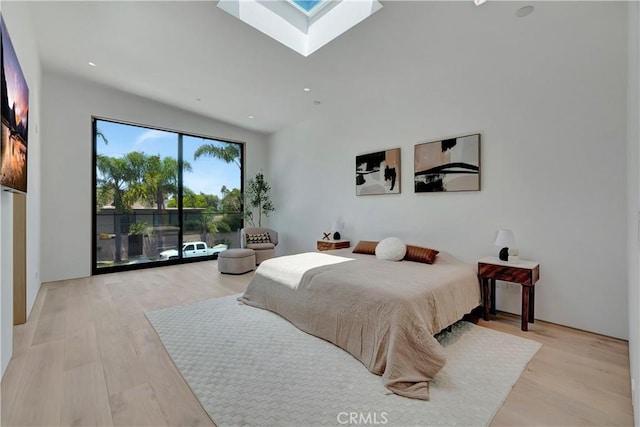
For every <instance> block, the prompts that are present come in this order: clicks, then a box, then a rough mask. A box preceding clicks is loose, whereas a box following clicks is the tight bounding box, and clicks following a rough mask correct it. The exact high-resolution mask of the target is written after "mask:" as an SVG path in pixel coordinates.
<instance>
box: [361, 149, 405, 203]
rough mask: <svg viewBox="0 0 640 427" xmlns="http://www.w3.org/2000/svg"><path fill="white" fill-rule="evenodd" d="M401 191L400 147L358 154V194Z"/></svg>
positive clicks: (395, 192)
mask: <svg viewBox="0 0 640 427" xmlns="http://www.w3.org/2000/svg"><path fill="white" fill-rule="evenodd" d="M399 193H400V149H399V148H393V149H391V150H385V151H377V152H375V153H368V154H361V155H359V156H356V195H357V196H365V195H370V194H399Z"/></svg>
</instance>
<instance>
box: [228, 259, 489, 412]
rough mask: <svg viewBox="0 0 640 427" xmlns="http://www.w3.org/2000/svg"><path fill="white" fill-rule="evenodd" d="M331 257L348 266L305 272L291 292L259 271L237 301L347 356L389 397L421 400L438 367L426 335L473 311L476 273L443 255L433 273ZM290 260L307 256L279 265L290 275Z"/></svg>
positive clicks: (437, 350)
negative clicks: (284, 321)
mask: <svg viewBox="0 0 640 427" xmlns="http://www.w3.org/2000/svg"><path fill="white" fill-rule="evenodd" d="M331 252H332V253H334V254H336V255H343V256H345V257H350V258H355V260H354V261H351V262H340V263H336V264H331V265H324V266H320V267H315V268H311V269H309V270H307V271H306V272H305V273H304V274H303V275H302V277H301V280H300V281H299V283H298V284H297V286H294V287H291V286H289V285H287V284H283V283H282V282H281V281H280V280H279V279H278V278H277V277H274V276H273V275H271V274H268V275H264V274H262V271H261V270H262V264H261V266H260V267H259V268H258V269H257V270H256V274H255V275H254V277H253V279H252V280H251V282H250V283H249V286H248V288H247V290H246V292H245V293H244V295H243V296H242V297H240V301H242V302H244V303H246V304H248V305H251V306H254V307H259V308H263V309H267V310H270V311H273V312H275V313H278V314H280V315H281V316H282V317H284V318H285V319H287V320H289V321H290V322H291V323H293V324H294V325H295V326H297V327H298V328H300V329H301V330H303V331H305V332H307V333H309V334H312V335H315V336H317V337H320V338H323V339H325V340H327V341H329V342H332V343H334V344H335V345H337V346H339V347H341V348H342V349H344V350H346V351H348V352H349V353H351V354H352V355H353V356H354V357H355V358H357V359H358V360H360V362H362V363H363V364H364V365H365V366H366V367H367V368H368V369H369V371H371V372H373V373H374V374H377V375H382V377H383V380H384V384H385V386H386V387H387V388H388V389H389V390H391V391H392V392H394V393H396V394H399V395H402V396H407V397H411V398H416V399H424V400H428V398H429V381H430V380H431V379H433V378H434V376H435V375H436V374H437V373H438V371H440V369H441V368H442V367H443V366H444V364H445V359H444V353H443V351H442V347H441V346H440V344H439V343H438V341H437V340H436V339H435V338H434V337H433V335H434V334H436V333H438V332H439V331H441V330H442V329H444V328H446V327H447V326H449V325H451V324H453V323H455V322H456V321H457V320H459V319H460V318H462V316H463V315H464V314H466V313H468V312H470V311H471V310H472V309H473V308H475V307H477V306H478V305H479V304H480V286H479V283H478V277H477V271H476V268H475V267H474V266H473V265H470V264H466V263H463V262H461V261H459V260H457V259H456V258H454V257H453V256H451V255H449V254H446V253H442V252H441V253H440V254H439V255H438V258H437V260H436V262H435V263H434V264H433V265H427V264H420V263H415V262H411V261H401V262H391V261H382V260H378V259H376V258H375V256H372V255H358V254H352V253H351V252H350V250H347V249H345V250H340V251H331ZM297 259H300V260H303V259H306V255H305V254H301V255H293V256H290V257H287V261H286V262H287V263H291V265H292V269H294V270H297V269H298V267H295V266H294V265H295V264H296V260H297ZM328 374H329V373H328Z"/></svg>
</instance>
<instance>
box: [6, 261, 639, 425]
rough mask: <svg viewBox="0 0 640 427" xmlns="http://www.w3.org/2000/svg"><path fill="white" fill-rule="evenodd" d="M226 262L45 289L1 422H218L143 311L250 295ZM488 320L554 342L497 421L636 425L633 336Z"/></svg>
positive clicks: (18, 343) (22, 333) (17, 342)
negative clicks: (221, 270)
mask: <svg viewBox="0 0 640 427" xmlns="http://www.w3.org/2000/svg"><path fill="white" fill-rule="evenodd" d="M216 263H217V261H206V262H201V263H195V264H187V265H181V266H172V267H163V268H157V269H150V270H140V271H135V272H125V273H116V274H108V275H101V276H95V277H90V278H85V279H78V280H69V281H61V282H55V283H47V284H44V285H43V286H42V288H41V290H40V293H39V294H38V298H37V300H36V303H35V305H34V308H33V311H32V313H31V315H30V317H29V320H28V321H27V323H26V324H24V325H21V326H17V327H15V329H14V332H15V334H14V356H13V359H12V360H11V362H10V363H9V367H8V369H7V371H6V373H5V375H4V377H3V379H2V396H1V403H2V407H1V409H2V415H1V417H2V418H1V423H2V425H3V426H13V425H77V426H79V425H86V426H93V425H100V426H109V425H154V426H160V425H212V424H213V422H212V420H211V419H210V418H209V417H208V415H207V414H206V413H205V411H204V410H203V409H202V407H201V406H200V404H199V403H198V401H197V400H196V398H195V397H194V395H193V394H192V393H191V391H190V390H189V387H188V386H187V385H186V383H185V382H184V380H183V379H182V377H181V376H180V374H179V372H178V371H177V369H176V368H175V366H174V365H173V362H172V361H171V359H170V358H169V356H168V355H167V353H166V351H165V350H164V348H163V347H162V344H161V343H160V341H159V339H158V337H157V335H156V334H155V332H154V330H153V328H152V327H151V325H150V324H149V323H148V321H147V319H146V317H145V316H144V313H145V312H148V311H152V310H158V309H161V308H165V307H171V306H176V305H182V304H189V303H192V302H196V301H200V300H203V299H207V298H215V297H220V296H224V295H230V294H234V293H239V292H242V291H244V289H245V288H246V285H247V283H248V281H249V279H250V278H251V276H252V275H251V274H245V275H242V276H228V275H219V274H218V272H217V264H216ZM479 324H480V325H481V326H486V327H489V328H491V329H495V330H500V331H503V332H507V333H510V334H514V335H519V336H523V337H526V338H530V339H533V340H536V341H539V342H541V343H543V344H544V346H543V347H542V348H541V349H540V351H539V352H538V353H537V354H536V356H535V357H534V358H533V360H532V361H531V362H530V363H529V366H528V367H527V369H526V370H525V372H524V373H523V375H522V377H521V378H520V380H519V381H518V383H517V384H516V386H515V387H514V389H513V391H512V392H511V394H510V395H509V397H508V399H507V400H506V402H505V404H504V406H503V407H502V408H501V409H500V411H499V412H498V414H497V415H496V417H495V418H494V420H493V425H496V426H502V425H505V426H506V425H511V426H513V425H536V426H541V425H544V426H551V425H562V426H570V425H607V426H609V425H632V424H633V414H632V408H631V392H630V379H629V359H628V345H627V343H626V342H624V341H620V340H616V339H612V338H607V337H603V336H600V335H595V334H590V333H587V332H582V331H577V330H574V329H570V328H565V327H561V326H557V325H553V324H549V323H545V322H536V323H535V324H534V325H531V327H530V330H529V332H521V331H520V320H519V317H517V316H512V315H508V314H501V313H499V314H498V316H497V317H496V318H495V320H493V321H491V322H484V321H482V320H480V321H479ZM478 369H482V367H481V366H480V367H478ZM214 417H215V414H214ZM425 422H427V421H426V420H425Z"/></svg>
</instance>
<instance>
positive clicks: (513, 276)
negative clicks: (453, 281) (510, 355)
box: [478, 257, 540, 331]
mask: <svg viewBox="0 0 640 427" xmlns="http://www.w3.org/2000/svg"><path fill="white" fill-rule="evenodd" d="M478 277H479V278H480V281H481V282H482V297H483V301H484V320H489V312H491V314H495V313H496V280H504V281H505V282H512V283H518V284H519V285H521V286H522V314H521V317H522V328H521V329H522V330H523V331H527V330H529V323H533V322H534V318H533V316H534V306H535V295H536V294H535V285H536V282H537V281H538V279H539V278H540V264H538V263H537V262H533V261H520V262H519V263H517V264H512V263H508V262H506V261H502V260H500V259H499V258H496V257H487V258H482V259H481V260H480V261H478ZM489 287H491V292H489Z"/></svg>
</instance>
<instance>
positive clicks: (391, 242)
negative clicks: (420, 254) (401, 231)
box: [376, 237, 407, 261]
mask: <svg viewBox="0 0 640 427" xmlns="http://www.w3.org/2000/svg"><path fill="white" fill-rule="evenodd" d="M406 253H407V245H405V244H404V243H402V240H400V239H398V238H397V237H387V238H386V239H384V240H383V241H381V242H380V243H378V246H376V258H378V259H386V260H389V261H400V260H401V259H402V258H404V255H405V254H406Z"/></svg>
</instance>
